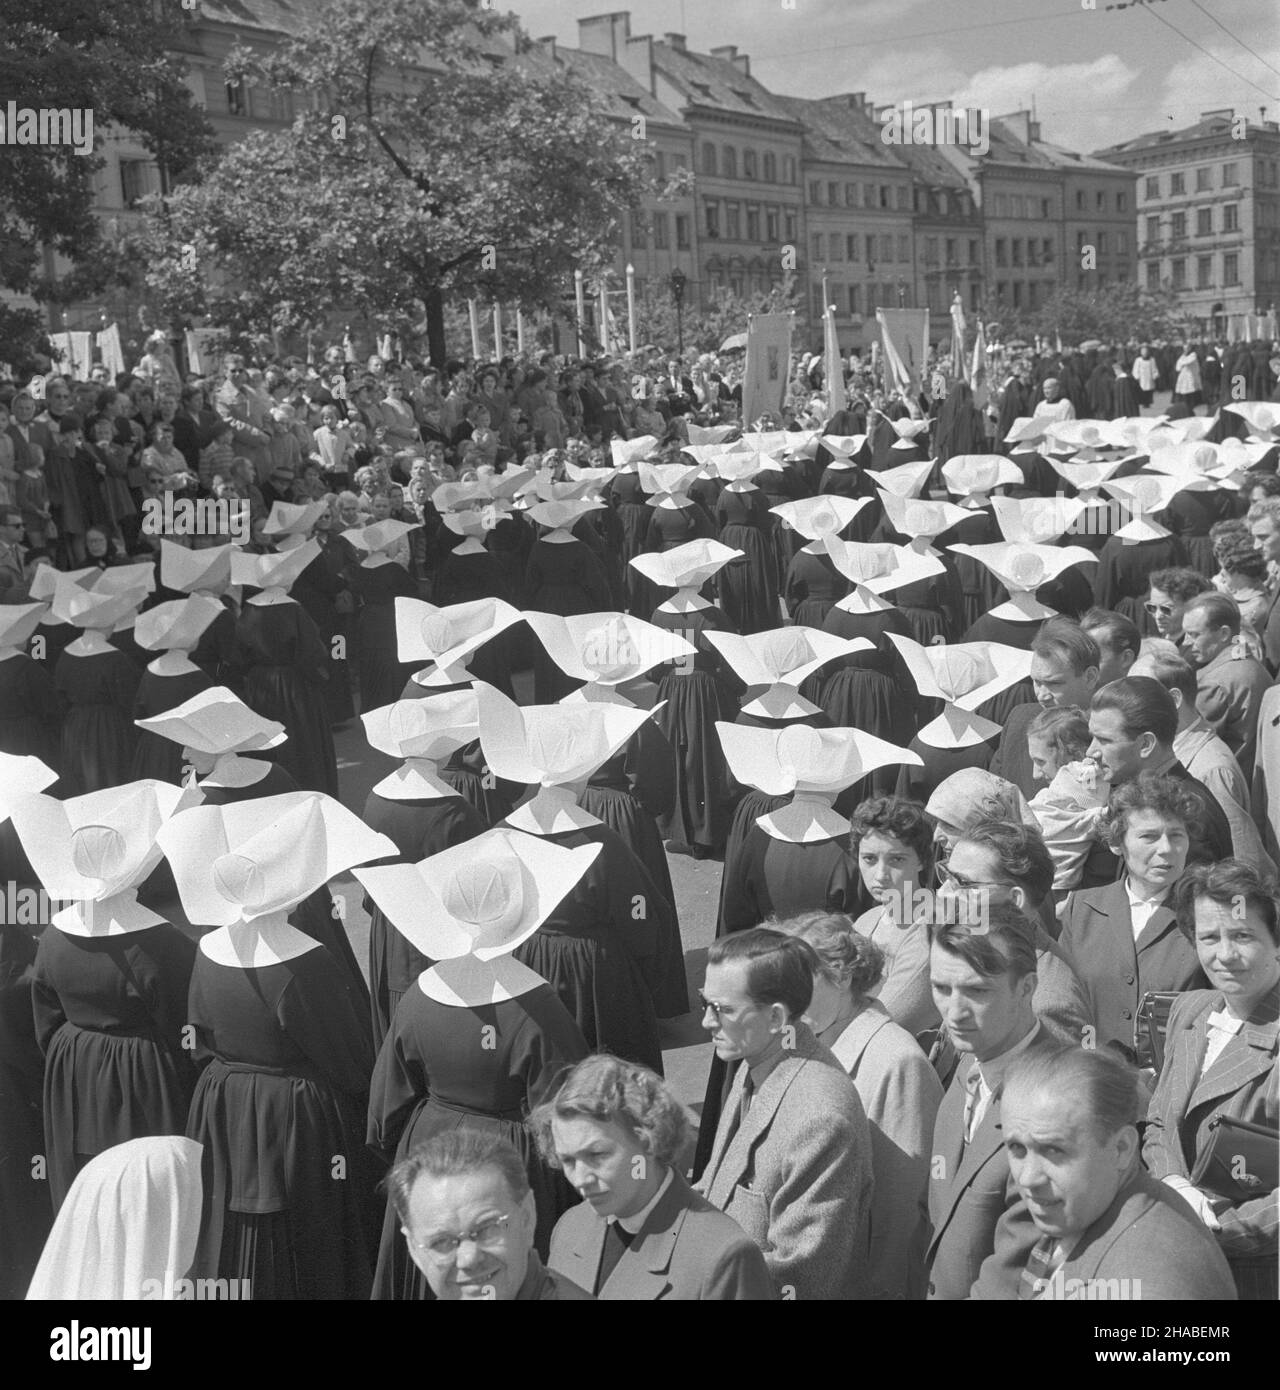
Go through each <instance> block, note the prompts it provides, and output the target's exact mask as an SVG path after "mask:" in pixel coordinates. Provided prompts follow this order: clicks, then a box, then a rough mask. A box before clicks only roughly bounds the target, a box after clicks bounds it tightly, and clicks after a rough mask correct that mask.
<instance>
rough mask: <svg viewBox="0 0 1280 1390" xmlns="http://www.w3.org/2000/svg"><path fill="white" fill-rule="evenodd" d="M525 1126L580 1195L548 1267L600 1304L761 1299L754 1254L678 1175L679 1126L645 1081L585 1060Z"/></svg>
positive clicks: (660, 1094)
mask: <svg viewBox="0 0 1280 1390" xmlns="http://www.w3.org/2000/svg"><path fill="white" fill-rule="evenodd" d="M529 1123H530V1125H531V1126H532V1128H533V1132H534V1135H535V1137H536V1139H537V1142H538V1148H539V1150H540V1151H541V1153H542V1156H543V1158H544V1159H545V1160H546V1162H547V1163H548V1164H550V1165H551V1166H552V1167H555V1168H559V1169H560V1170H562V1171H563V1173H564V1175H565V1177H566V1178H567V1179H568V1180H569V1183H570V1185H571V1186H572V1187H574V1188H575V1189H576V1190H577V1191H578V1193H580V1194H581V1196H582V1199H583V1200H582V1202H581V1203H580V1204H579V1205H578V1206H576V1207H571V1208H570V1209H569V1210H568V1211H567V1212H565V1214H564V1215H563V1216H562V1217H561V1218H560V1220H559V1221H558V1222H557V1223H556V1228H555V1231H554V1232H553V1233H552V1236H551V1257H550V1259H549V1260H548V1261H547V1266H548V1268H549V1269H552V1270H554V1271H555V1272H556V1273H558V1274H563V1275H564V1276H565V1277H566V1278H569V1279H572V1280H573V1282H574V1283H575V1284H578V1285H580V1286H581V1287H582V1288H584V1289H586V1290H587V1291H588V1292H589V1293H591V1294H594V1295H595V1297H596V1298H599V1299H602V1300H605V1301H607V1302H614V1301H622V1300H628V1301H633V1302H634V1301H637V1300H638V1301H644V1302H652V1301H655V1300H657V1299H667V1300H686V1301H695V1300H697V1301H702V1300H706V1299H712V1300H715V1299H726V1300H731V1299H759V1300H767V1299H772V1298H773V1285H772V1282H771V1280H770V1278H769V1272H768V1269H767V1268H766V1266H765V1262H764V1256H763V1255H762V1254H761V1253H760V1248H759V1247H758V1246H757V1245H756V1244H755V1242H754V1241H752V1240H749V1239H748V1238H747V1236H746V1235H745V1234H744V1233H743V1231H742V1229H741V1227H739V1226H738V1224H737V1222H735V1221H733V1220H732V1219H731V1218H730V1217H728V1216H726V1215H725V1214H724V1213H723V1212H721V1211H719V1210H717V1209H716V1208H715V1207H713V1206H712V1205H711V1203H710V1202H708V1201H707V1200H706V1199H705V1198H703V1197H700V1196H698V1195H697V1193H695V1192H694V1191H693V1189H692V1188H691V1187H690V1186H689V1184H688V1183H687V1182H686V1181H685V1179H684V1177H683V1176H682V1174H681V1171H680V1170H681V1167H682V1166H683V1165H682V1164H681V1162H680V1158H681V1151H682V1150H683V1149H684V1148H685V1146H686V1142H687V1140H688V1137H689V1120H688V1117H687V1116H686V1114H685V1112H684V1110H683V1109H682V1107H681V1105H680V1102H679V1101H678V1100H676V1098H675V1096H674V1095H673V1094H672V1093H671V1091H670V1090H669V1089H668V1088H667V1086H666V1085H665V1083H664V1082H663V1080H662V1078H661V1077H660V1076H658V1075H657V1074H656V1073H654V1072H652V1071H650V1070H649V1069H648V1068H647V1067H641V1066H637V1065H636V1064H635V1063H633V1062H624V1061H622V1060H620V1059H619V1058H617V1057H611V1056H609V1055H608V1054H607V1053H596V1054H593V1055H592V1056H590V1057H587V1058H585V1059H584V1060H583V1061H581V1062H579V1063H578V1064H577V1065H576V1066H575V1067H574V1068H573V1070H572V1071H570V1072H569V1074H568V1075H567V1076H566V1077H565V1079H564V1081H563V1083H562V1084H561V1086H560V1088H559V1090H557V1092H556V1093H555V1095H554V1096H553V1097H551V1099H550V1100H548V1101H545V1102H544V1103H543V1104H542V1105H540V1106H539V1107H538V1108H537V1109H536V1110H535V1111H534V1112H533V1114H532V1115H531V1116H530V1120H529Z"/></svg>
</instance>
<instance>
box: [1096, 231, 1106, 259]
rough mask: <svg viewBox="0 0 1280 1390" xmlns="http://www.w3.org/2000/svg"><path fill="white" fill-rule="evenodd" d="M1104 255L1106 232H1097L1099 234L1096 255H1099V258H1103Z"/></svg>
mask: <svg viewBox="0 0 1280 1390" xmlns="http://www.w3.org/2000/svg"><path fill="white" fill-rule="evenodd" d="M1106 254H1107V234H1106V232H1099V233H1098V255H1100V256H1105V255H1106Z"/></svg>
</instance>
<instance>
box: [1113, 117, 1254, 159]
mask: <svg viewBox="0 0 1280 1390" xmlns="http://www.w3.org/2000/svg"><path fill="white" fill-rule="evenodd" d="M1232 121H1233V117H1232V116H1231V115H1229V114H1225V113H1224V114H1221V115H1218V114H1214V115H1211V116H1202V117H1201V118H1200V119H1199V120H1198V121H1196V123H1195V124H1194V125H1188V126H1183V127H1182V129H1181V130H1149V131H1147V132H1146V133H1145V134H1144V135H1135V136H1134V137H1133V139H1132V140H1122V141H1121V142H1120V143H1119V144H1118V145H1108V146H1107V148H1106V149H1104V150H1095V151H1094V154H1095V156H1096V157H1097V158H1098V159H1107V158H1110V157H1114V156H1115V155H1119V154H1134V153H1137V152H1138V151H1140V150H1150V149H1158V148H1159V147H1160V146H1162V145H1173V144H1177V143H1178V142H1179V141H1183V140H1185V141H1192V140H1203V139H1207V138H1209V137H1211V136H1215V135H1226V134H1228V133H1229V132H1230V130H1231V126H1232ZM1268 124H1270V122H1268ZM1245 132H1246V134H1247V135H1251V136H1252V135H1275V134H1276V133H1277V132H1276V131H1274V130H1268V129H1267V127H1266V126H1261V125H1258V123H1257V122H1256V121H1250V122H1248V123H1247V124H1246V126H1245Z"/></svg>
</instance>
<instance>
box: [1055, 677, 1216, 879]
mask: <svg viewBox="0 0 1280 1390" xmlns="http://www.w3.org/2000/svg"><path fill="white" fill-rule="evenodd" d="M1177 735H1178V707H1177V706H1176V705H1175V704H1174V702H1173V697H1172V696H1171V695H1170V694H1169V692H1168V691H1167V690H1166V689H1165V688H1164V686H1163V685H1161V684H1160V682H1159V681H1158V680H1155V679H1153V678H1152V677H1151V676H1126V677H1124V679H1123V680H1118V681H1112V682H1111V684H1110V685H1104V686H1103V687H1102V689H1101V690H1099V691H1098V693H1097V694H1096V695H1095V696H1094V697H1093V703H1092V705H1091V706H1090V709H1089V737H1090V739H1091V742H1090V744H1089V752H1088V754H1087V755H1086V756H1087V757H1089V758H1090V759H1092V760H1093V761H1094V762H1095V763H1097V764H1098V766H1099V768H1100V769H1101V770H1102V772H1103V773H1104V774H1105V775H1106V778H1107V780H1108V781H1109V782H1110V783H1111V786H1112V787H1113V788H1115V787H1117V786H1119V785H1120V783H1122V782H1128V781H1131V780H1132V779H1133V778H1134V777H1136V776H1137V775H1138V774H1139V773H1140V772H1155V773H1158V774H1160V775H1161V776H1163V777H1177V778H1180V779H1182V780H1184V781H1186V782H1188V783H1189V784H1190V786H1191V788H1192V790H1193V791H1196V792H1198V793H1199V795H1200V799H1201V801H1203V803H1204V813H1203V818H1202V823H1203V828H1204V839H1203V841H1201V842H1199V843H1197V844H1193V845H1192V846H1191V854H1190V859H1191V862H1192V863H1195V862H1196V861H1199V860H1214V859H1230V858H1231V851H1232V845H1231V827H1230V825H1228V823H1227V818H1226V816H1225V815H1223V813H1222V808H1221V807H1220V806H1219V805H1218V803H1217V801H1216V799H1215V798H1214V796H1213V793H1212V792H1211V791H1210V790H1209V788H1208V787H1206V786H1205V785H1204V784H1203V783H1202V782H1197V781H1196V779H1195V778H1194V777H1192V775H1191V774H1190V773H1189V772H1188V771H1187V769H1186V768H1185V767H1183V765H1182V764H1181V763H1180V762H1179V761H1178V759H1177V756H1176V755H1175V754H1174V751H1173V740H1174V739H1175V738H1176V737H1177ZM1119 873H1120V861H1119V859H1117V858H1116V856H1115V855H1114V854H1113V853H1112V852H1111V850H1110V849H1109V848H1107V846H1106V843H1105V841H1104V840H1102V839H1101V838H1099V840H1098V842H1097V844H1096V845H1095V846H1094V849H1093V850H1092V851H1091V852H1090V854H1089V858H1088V859H1086V860H1085V865H1084V871H1083V873H1082V875H1081V879H1080V887H1081V888H1101V887H1102V885H1103V884H1105V883H1111V882H1112V881H1113V880H1114V879H1116V878H1117V877H1118V876H1119Z"/></svg>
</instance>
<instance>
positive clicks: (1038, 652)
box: [990, 618, 1102, 800]
mask: <svg viewBox="0 0 1280 1390" xmlns="http://www.w3.org/2000/svg"><path fill="white" fill-rule="evenodd" d="M1101 663H1102V654H1101V652H1099V650H1098V644H1097V643H1096V642H1095V641H1094V640H1093V638H1092V637H1090V636H1089V634H1088V633H1087V632H1085V630H1084V629H1083V628H1082V627H1081V626H1080V624H1079V623H1076V622H1072V621H1071V620H1070V619H1069V618H1053V619H1051V620H1050V621H1049V622H1047V623H1045V624H1044V626H1043V627H1042V628H1041V629H1040V631H1039V632H1038V633H1037V634H1036V638H1035V641H1034V642H1032V644H1031V685H1032V688H1033V689H1034V690H1035V693H1036V698H1035V700H1034V701H1033V702H1032V703H1030V704H1025V705H1015V706H1014V708H1013V709H1012V710H1011V711H1010V712H1009V717H1008V720H1007V722H1006V723H1005V727H1004V733H1003V734H1002V735H1001V737H1000V746H999V748H997V749H996V752H995V756H994V757H993V758H992V759H991V767H990V770H991V771H992V772H994V773H995V774H996V776H997V777H1003V778H1004V779H1005V780H1006V781H1009V782H1012V783H1013V784H1014V785H1015V786H1016V787H1017V788H1018V789H1019V790H1020V791H1021V792H1022V794H1023V796H1025V797H1027V799H1028V800H1030V798H1031V797H1033V796H1035V794H1036V792H1038V791H1040V790H1041V787H1042V784H1041V783H1039V782H1037V781H1036V779H1035V777H1034V775H1033V773H1032V769H1031V752H1030V749H1029V748H1028V745H1027V730H1028V729H1029V728H1030V726H1031V721H1032V720H1033V719H1034V718H1035V717H1036V715H1038V714H1039V713H1040V712H1041V711H1042V710H1046V709H1071V708H1075V709H1088V708H1089V701H1090V700H1091V699H1092V698H1093V692H1094V690H1096V689H1097V686H1098V671H1099V668H1100V666H1101Z"/></svg>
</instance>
